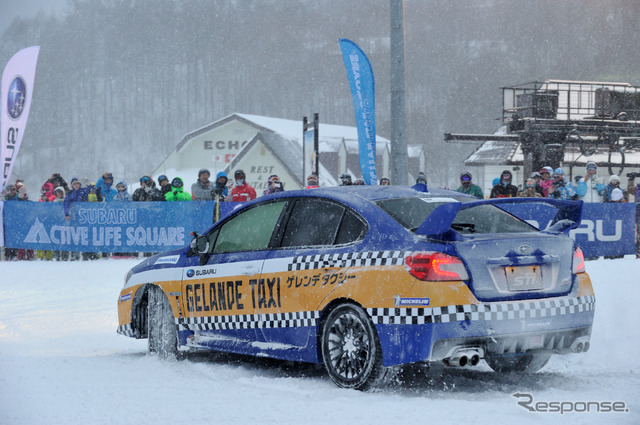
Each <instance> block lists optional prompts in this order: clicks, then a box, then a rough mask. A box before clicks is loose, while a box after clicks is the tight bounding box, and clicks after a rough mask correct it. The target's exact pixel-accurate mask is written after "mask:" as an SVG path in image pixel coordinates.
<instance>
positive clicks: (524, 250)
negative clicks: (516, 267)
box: [518, 243, 533, 255]
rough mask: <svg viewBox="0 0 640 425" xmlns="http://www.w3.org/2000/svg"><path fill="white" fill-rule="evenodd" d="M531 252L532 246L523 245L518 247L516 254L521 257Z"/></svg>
mask: <svg viewBox="0 0 640 425" xmlns="http://www.w3.org/2000/svg"><path fill="white" fill-rule="evenodd" d="M532 251H533V246H531V245H529V244H528V243H523V244H522V245H520V246H519V247H518V253H520V254H522V255H527V254H531V252H532Z"/></svg>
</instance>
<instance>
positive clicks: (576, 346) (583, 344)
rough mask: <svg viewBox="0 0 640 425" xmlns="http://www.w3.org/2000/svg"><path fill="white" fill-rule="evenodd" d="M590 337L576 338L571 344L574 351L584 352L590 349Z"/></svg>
mask: <svg viewBox="0 0 640 425" xmlns="http://www.w3.org/2000/svg"><path fill="white" fill-rule="evenodd" d="M589 347H590V344H589V337H587V336H581V337H580V338H576V339H575V341H573V343H572V344H571V351H573V352H574V353H583V352H586V351H588V350H589Z"/></svg>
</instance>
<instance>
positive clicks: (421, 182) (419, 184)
mask: <svg viewBox="0 0 640 425" xmlns="http://www.w3.org/2000/svg"><path fill="white" fill-rule="evenodd" d="M411 189H413V190H417V191H418V192H428V191H429V189H427V176H426V175H425V174H424V173H423V172H422V171H420V172H419V173H418V178H416V184H414V185H413V186H411Z"/></svg>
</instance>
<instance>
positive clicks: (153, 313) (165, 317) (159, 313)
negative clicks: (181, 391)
mask: <svg viewBox="0 0 640 425" xmlns="http://www.w3.org/2000/svg"><path fill="white" fill-rule="evenodd" d="M148 297H149V298H148V304H147V315H148V316H147V319H148V320H147V323H148V326H149V334H148V335H149V354H150V355H152V356H158V357H160V358H163V359H175V358H176V355H177V353H178V333H177V329H176V325H175V321H174V318H173V311H172V310H171V304H169V300H168V299H167V297H166V295H165V294H164V292H163V291H162V289H160V288H159V287H157V286H152V287H151V288H149V292H148Z"/></svg>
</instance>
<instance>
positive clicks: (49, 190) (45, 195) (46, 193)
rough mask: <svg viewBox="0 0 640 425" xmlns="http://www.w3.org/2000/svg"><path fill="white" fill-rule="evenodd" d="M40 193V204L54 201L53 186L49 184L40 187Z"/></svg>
mask: <svg viewBox="0 0 640 425" xmlns="http://www.w3.org/2000/svg"><path fill="white" fill-rule="evenodd" d="M40 193H41V195H40V202H53V200H54V199H56V195H54V194H53V185H52V184H51V183H49V182H47V183H45V184H43V185H42V189H40Z"/></svg>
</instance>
